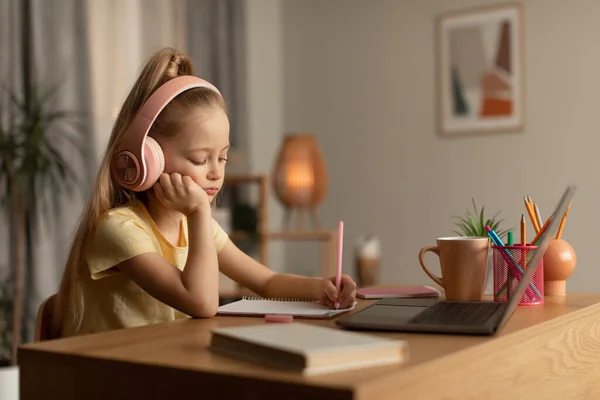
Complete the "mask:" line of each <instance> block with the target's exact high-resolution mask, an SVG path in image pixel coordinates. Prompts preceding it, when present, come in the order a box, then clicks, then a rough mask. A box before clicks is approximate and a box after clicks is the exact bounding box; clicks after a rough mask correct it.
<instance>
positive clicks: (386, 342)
mask: <svg viewBox="0 0 600 400" xmlns="http://www.w3.org/2000/svg"><path fill="white" fill-rule="evenodd" d="M210 349H211V350H212V351H214V352H216V353H220V354H224V355H227V356H231V357H235V358H238V359H241V360H245V361H250V362H255V363H258V364H261V365H264V366H268V367H272V368H276V369H283V370H287V371H295V372H299V373H301V374H303V375H315V374H322V373H331V372H338V371H344V370H349V369H356V368H365V367H373V366H378V365H386V364H398V363H402V362H404V361H406V360H407V359H408V344H407V343H406V342H405V341H403V340H392V339H387V338H382V337H377V336H375V335H371V334H364V333H358V332H350V331H344V330H341V329H334V328H326V327H322V326H316V325H311V324H304V323H300V322H294V323H290V324H261V325H250V326H236V327H229V328H215V329H213V330H212V339H211V344H210Z"/></svg>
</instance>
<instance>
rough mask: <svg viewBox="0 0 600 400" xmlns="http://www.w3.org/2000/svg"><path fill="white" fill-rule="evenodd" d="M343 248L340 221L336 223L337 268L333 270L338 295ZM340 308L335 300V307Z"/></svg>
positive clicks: (342, 224) (340, 282) (342, 223)
mask: <svg viewBox="0 0 600 400" xmlns="http://www.w3.org/2000/svg"><path fill="white" fill-rule="evenodd" d="M343 248H344V222H343V221H340V223H339V224H338V252H337V269H336V271H335V288H336V289H337V292H338V295H339V293H340V290H341V289H342V288H341V286H342V249H343ZM339 308H340V303H339V302H337V301H336V302H335V309H336V310H337V309H339Z"/></svg>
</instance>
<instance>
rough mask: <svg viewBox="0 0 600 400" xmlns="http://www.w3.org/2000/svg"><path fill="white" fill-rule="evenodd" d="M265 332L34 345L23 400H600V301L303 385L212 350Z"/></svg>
mask: <svg viewBox="0 0 600 400" xmlns="http://www.w3.org/2000/svg"><path fill="white" fill-rule="evenodd" d="M371 303H372V301H361V302H360V303H359V305H358V308H362V307H365V306H366V305H368V304H371ZM262 323H264V322H263V320H262V319H261V318H239V317H238V318H235V317H216V318H212V319H205V320H184V321H178V322H174V323H166V324H156V325H151V326H145V327H140V328H134V329H125V330H120V331H113V332H107V333H101V334H95V335H88V336H81V337H76V338H70V339H61V340H55V341H49V342H41V343H37V344H27V345H23V346H21V348H20V350H19V364H20V376H21V378H20V379H21V399H22V400H31V399H53V398H57V399H90V400H93V399H102V400H105V399H108V398H119V399H127V400H130V399H138V398H140V399H163V398H181V397H177V396H183V395H193V396H194V398H203V399H213V398H219V399H221V398H236V399H242V398H244V399H280V398H281V399H286V400H287V399H312V398H313V397H314V398H319V399H321V398H322V399H327V400H333V399H352V398H355V399H411V400H415V399H438V398H444V399H471V398H473V399H502V400H505V399H507V398H508V399H536V400H540V399H557V398H560V399H570V398H578V399H582V398H585V399H598V398H600V383H599V382H600V294H569V295H568V296H567V297H566V298H562V300H561V299H552V298H547V299H546V305H545V306H541V307H529V308H527V307H520V308H519V309H518V310H517V311H516V312H515V314H514V315H513V316H512V318H511V320H510V321H509V323H508V324H507V325H506V326H505V327H504V329H503V330H502V331H501V332H500V333H499V334H498V335H496V336H494V337H471V336H454V335H424V334H394V333H386V334H380V335H382V336H389V337H398V338H403V339H406V340H408V342H409V352H410V361H409V362H408V363H406V364H402V365H398V366H393V367H389V366H388V367H374V368H368V369H361V370H354V371H349V372H343V373H335V374H329V375H319V376H314V377H302V376H300V375H298V374H294V373H284V372H279V371H275V370H272V369H267V368H263V367H260V366H258V365H255V364H250V363H246V362H242V361H238V360H235V359H231V358H227V357H225V356H220V355H216V354H212V353H211V352H209V351H207V350H206V345H207V344H208V343H209V339H210V329H211V328H213V327H217V326H232V325H249V324H262ZM313 323H316V324H321V325H327V326H335V325H334V323H333V320H329V321H315V322H313ZM309 396H310V397H309Z"/></svg>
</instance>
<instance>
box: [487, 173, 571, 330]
mask: <svg viewBox="0 0 600 400" xmlns="http://www.w3.org/2000/svg"><path fill="white" fill-rule="evenodd" d="M576 190H577V187H576V186H573V185H570V186H567V188H566V189H565V191H564V193H563V195H562V197H561V198H560V201H559V202H558V205H557V206H556V209H555V210H554V214H551V215H554V217H553V218H552V219H551V220H550V224H549V225H548V228H547V229H546V232H545V233H543V234H542V236H541V238H540V240H541V242H540V244H539V245H538V248H537V249H536V250H534V253H533V256H532V257H531V260H530V261H529V263H528V264H527V268H525V274H524V275H523V277H522V278H521V280H520V281H519V284H518V285H517V287H516V290H515V292H514V294H513V296H512V297H511V299H510V301H509V302H508V307H506V312H505V313H504V316H503V317H502V321H500V326H499V328H500V327H502V326H503V325H504V324H505V323H506V321H507V320H508V318H510V316H511V315H512V313H513V311H514V310H515V308H516V307H517V305H518V304H519V303H520V302H521V298H522V297H523V294H524V293H525V289H527V286H529V282H531V279H532V278H533V274H534V273H535V271H536V269H537V267H536V268H529V266H537V265H539V263H540V261H542V257H544V253H545V252H546V249H547V248H548V245H549V244H550V241H551V240H552V238H553V237H554V236H555V234H556V231H557V230H558V226H559V223H560V220H561V218H562V215H563V214H564V213H565V211H566V210H567V207H568V205H569V202H570V201H571V199H572V198H573V195H574V194H575V191H576Z"/></svg>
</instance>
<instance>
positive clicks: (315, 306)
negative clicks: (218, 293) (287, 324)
mask: <svg viewBox="0 0 600 400" xmlns="http://www.w3.org/2000/svg"><path fill="white" fill-rule="evenodd" d="M355 306H356V302H355V303H354V304H353V305H352V307H350V308H344V309H339V310H331V309H329V308H327V307H326V306H324V305H322V304H319V303H317V302H316V301H313V300H302V299H274V298H263V297H248V296H244V297H243V298H242V299H241V300H238V301H235V302H233V303H229V304H225V305H222V306H220V307H219V309H218V310H217V315H228V316H245V317H262V316H265V315H269V314H270V315H272V314H278V315H293V316H294V317H295V318H331V317H335V316H336V315H338V314H342V313H345V312H347V311H350V310H353V309H354V307H355Z"/></svg>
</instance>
